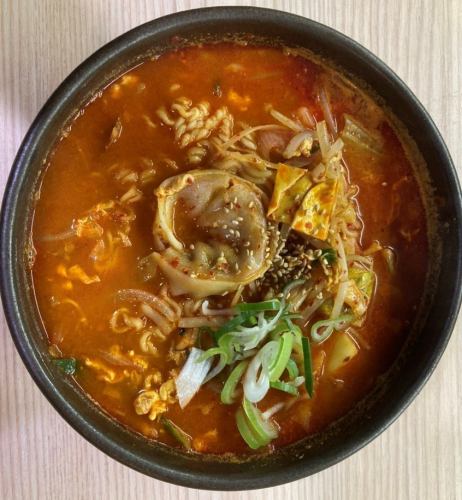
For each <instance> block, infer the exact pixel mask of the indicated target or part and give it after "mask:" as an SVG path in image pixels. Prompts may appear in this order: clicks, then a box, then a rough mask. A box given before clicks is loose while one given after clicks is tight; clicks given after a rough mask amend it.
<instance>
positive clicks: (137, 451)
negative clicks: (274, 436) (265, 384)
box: [0, 7, 462, 490]
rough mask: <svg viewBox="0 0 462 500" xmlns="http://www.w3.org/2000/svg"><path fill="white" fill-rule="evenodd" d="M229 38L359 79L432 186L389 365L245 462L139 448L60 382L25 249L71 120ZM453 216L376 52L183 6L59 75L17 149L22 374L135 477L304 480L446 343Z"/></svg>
mask: <svg viewBox="0 0 462 500" xmlns="http://www.w3.org/2000/svg"><path fill="white" fill-rule="evenodd" d="M233 33H248V34H252V35H256V36H257V37H271V38H272V39H274V37H276V38H278V39H279V40H280V42H282V43H284V44H286V45H290V46H300V47H306V48H309V49H310V50H312V51H313V52H314V53H317V54H319V55H320V56H322V57H325V58H327V59H329V60H331V61H332V62H333V63H334V64H337V65H339V66H340V67H341V68H343V70H344V71H345V72H346V73H348V74H351V75H353V76H355V77H358V78H359V79H360V80H362V81H363V82H365V83H366V85H368V86H370V87H371V88H372V89H374V90H375V91H376V93H377V94H378V95H379V96H380V98H382V99H383V102H384V103H385V104H386V105H387V106H389V108H391V109H392V110H393V111H394V113H395V115H396V116H397V118H398V119H399V120H400V121H401V122H402V123H403V125H404V127H405V128H406V129H407V130H408V132H409V135H410V136H411V137H412V139H413V140H414V141H415V144H416V145H417V148H418V149H419V151H420V153H421V155H422V157H423V159H424V161H425V163H426V165H427V168H425V166H424V165H422V166H421V170H422V172H420V173H418V174H419V175H420V174H422V176H424V177H425V175H426V176H427V177H428V178H429V180H430V184H431V185H432V186H433V189H432V190H430V189H424V192H425V194H424V196H425V198H426V202H427V206H428V207H430V208H431V209H430V210H429V213H430V212H432V214H433V215H432V217H430V215H429V218H432V221H430V220H429V223H430V224H431V226H432V227H433V228H434V230H433V232H432V236H431V238H430V243H431V255H432V258H431V261H432V265H431V266H430V267H431V269H430V271H429V274H428V280H427V284H428V286H427V288H428V289H429V290H430V291H428V292H427V293H426V294H425V298H424V304H423V307H422V308H421V309H422V310H421V311H420V313H419V314H416V318H415V324H414V326H413V329H412V330H413V332H414V333H412V334H410V340H409V342H407V343H406V345H405V347H404V348H403V351H402V353H401V354H400V356H399V359H398V360H397V362H396V363H395V365H394V366H393V368H392V369H391V370H390V372H389V373H388V374H387V375H386V376H384V377H383V380H382V381H381V382H380V383H378V384H377V387H376V389H374V390H373V391H372V393H371V394H370V395H369V396H368V397H366V398H365V400H363V401H362V402H361V403H360V404H359V405H358V406H357V407H356V408H355V409H354V410H353V411H351V412H350V413H349V414H348V415H347V416H346V417H344V418H342V419H340V420H339V421H337V422H336V423H335V424H334V425H332V426H330V427H329V428H328V429H327V430H325V431H324V432H322V433H320V434H319V435H317V436H314V437H311V438H308V439H306V440H303V441H301V442H299V443H296V444H294V445H292V446H289V447H288V448H286V449H284V450H281V451H280V452H278V453H275V454H273V455H271V456H259V457H258V458H253V459H252V458H251V459H248V460H246V461H245V462H232V461H224V460H222V459H219V458H217V457H207V456H205V457H202V456H199V455H195V454H193V455H188V454H185V453H182V452H179V451H176V450H173V449H170V448H167V447H166V446H164V445H160V444H157V443H155V442H151V441H148V440H147V439H146V438H144V437H142V436H141V435H139V434H136V433H134V432H132V431H130V430H129V429H127V428H125V427H123V426H122V425H120V424H119V423H117V422H116V421H115V420H113V419H111V418H110V417H109V416H108V415H107V414H106V413H105V412H104V411H103V410H101V409H100V408H99V407H98V406H97V405H96V404H95V403H94V402H93V401H91V400H90V399H89V398H88V397H87V396H86V395H85V394H84V393H83V392H82V391H81V390H80V389H79V387H78V386H77V385H75V384H74V382H73V381H72V379H67V378H65V377H64V378H63V377H62V375H61V374H60V373H58V372H57V369H56V367H55V366H54V365H53V364H52V363H51V362H50V356H49V355H48V351H47V340H46V335H45V332H44V328H43V325H42V323H41V321H40V316H39V313H38V311H37V307H36V303H35V300H34V296H33V288H32V283H31V276H30V271H29V267H28V258H29V256H28V255H27V250H26V249H27V248H28V242H29V238H30V227H31V219H32V215H33V208H34V193H35V191H36V187H37V186H38V184H39V181H40V177H41V174H42V171H43V166H44V159H45V158H46V157H47V154H48V153H49V151H50V148H52V147H53V144H54V143H55V141H56V140H57V138H58V136H59V134H60V132H61V131H62V130H63V128H64V127H66V126H67V125H69V123H70V122H71V121H72V119H73V117H75V114H76V112H77V111H78V110H79V109H80V108H82V107H83V106H84V105H85V103H87V102H88V101H89V100H90V99H91V97H92V96H94V94H95V93H96V92H97V91H98V90H100V89H102V88H104V87H105V86H106V85H107V84H108V83H109V82H110V81H111V80H113V79H114V78H116V77H117V76H119V75H121V74H122V73H124V72H125V71H126V70H127V69H128V68H130V67H133V66H134V65H135V64H136V63H137V62H139V61H141V60H143V58H146V57H147V55H148V54H151V55H152V54H153V53H156V52H162V51H163V50H167V49H168V48H169V47H170V46H171V44H172V43H176V44H178V43H183V42H184V41H185V40H186V41H187V40H194V39H197V38H204V37H205V38H214V37H215V38H217V37H221V36H222V35H224V34H233ZM178 37H179V38H178ZM414 63H415V64H419V62H418V61H414ZM424 171H426V173H425V172H424ZM427 186H428V183H427ZM461 220H462V209H461V192H460V187H459V184H458V180H457V175H456V172H455V169H454V166H453V164H452V161H451V158H450V156H449V153H448V151H447V149H446V146H445V144H444V142H443V140H442V138H441V136H440V134H439V132H438V130H437V129H436V127H435V125H434V123H433V121H432V120H431V118H430V116H429V115H428V114H427V112H426V111H425V109H424V108H423V107H422V105H421V104H420V103H419V101H418V100H417V99H416V97H415V96H414V95H413V94H412V92H411V91H410V90H409V89H408V88H407V87H406V85H405V84H404V83H403V82H402V81H401V80H400V79H399V78H398V77H397V76H396V75H395V74H394V73H393V72H392V71H391V70H390V68H388V67H387V66H386V65H385V64H384V63H383V62H381V61H380V60H379V59H377V58H376V57H375V56H374V55H373V54H371V53H370V52H368V51H367V50H366V49H364V48H363V47H361V46H360V45H358V44H357V43H356V42H354V41H353V40H351V39H350V38H347V37H346V36H344V35H342V34H341V33H338V32H336V31H334V30H332V29H330V28H328V27H326V26H323V25H321V24H318V23H316V22H313V21H310V20H308V19H304V18H302V17H298V16H294V15H290V14H286V13H284V12H278V11H275V10H267V9H259V8H245V7H231V8H220V7H218V8H210V9H199V10H192V11H187V12H182V13H179V14H174V15H171V16H167V17H163V18H161V19H157V20H155V21H152V22H149V23H147V24H144V25H142V26H140V27H138V28H136V29H134V30H132V31H130V32H128V33H126V34H125V35H122V36H121V37H119V38H117V39H115V40H114V41H112V42H110V43H109V44H107V45H105V46H104V47H103V48H102V49H100V50H98V51H97V52H96V53H95V54H93V55H92V56H91V57H90V58H89V59H87V60H86V61H85V62H84V63H82V64H81V65H80V66H79V67H78V68H77V69H76V70H75V71H74V72H73V73H72V74H71V75H70V76H69V77H68V78H66V80H65V81H64V82H63V83H62V84H61V85H60V86H59V88H58V89H57V90H56V92H55V93H54V94H53V95H52V96H51V97H50V99H49V100H48V102H47V103H46V104H45V106H44V107H43V109H42V110H41V111H40V113H39V114H38V116H37V118H36V119H35V121H34V123H33V124H32V126H31V128H30V130H29V131H28V133H27V135H26V137H25V139H24V141H23V143H22V145H21V147H20V149H19V152H18V154H17V157H16V160H15V162H14V165H13V168H12V170H11V174H10V177H9V180H8V184H7V187H6V191H5V197H4V200H3V208H2V214H1V243H0V258H1V281H0V284H1V293H2V299H3V304H4V309H5V313H6V317H7V321H8V325H9V328H10V330H11V334H12V336H13V340H14V342H15V344H16V347H17V349H18V351H19V353H20V355H21V357H22V359H23V361H24V363H25V365H26V367H27V369H28V370H29V372H30V374H31V375H32V377H33V379H34V380H35V382H36V383H37V385H38V386H39V387H40V389H41V390H42V392H43V393H44V394H45V396H46V397H47V398H48V400H49V401H50V402H51V404H52V405H53V406H54V407H55V408H56V409H57V410H58V412H59V413H60V414H61V415H62V416H63V417H64V418H65V419H66V420H67V421H68V422H69V424H70V425H72V426H73V427H74V428H75V429H76V430H77V431H78V432H80V433H81V434H82V435H83V436H84V437H85V438H86V439H88V441H90V442H91V443H93V444H94V445H95V446H97V447H98V448H99V449H101V450H102V451H104V452H105V453H107V454H108V455H110V456H111V457H113V458H115V459H116V460H119V461H120V462H122V463H124V464H126V465H128V466H130V467H132V468H133V469H136V470H138V471H140V472H143V473H145V474H148V475H151V476H153V477H155V478H158V479H162V480H164V481H169V482H171V483H176V484H179V485H184V486H190V487H195V488H205V489H217V490H243V489H252V488H263V487H267V486H273V485H277V484H281V483H286V482H289V481H293V480H295V479H299V478H302V477H306V476H309V475H310V474H314V473H316V472H318V471H320V470H322V469H325V468H326V467H329V466H331V465H333V464H335V463H337V462H339V461H340V460H343V459H344V458H346V457H348V456H349V455H351V454H352V453H354V452H355V451H357V450H359V449H360V448H362V447H363V446H365V445H366V444H367V443H369V442H370V441H371V440H372V439H374V438H375V437H376V436H377V435H378V434H380V433H381V432H382V431H383V430H384V429H386V428H387V427H388V425H390V424H391V423H392V422H393V421H394V420H395V418H397V417H398V415H399V414H400V413H401V412H402V411H403V410H404V409H405V408H406V407H407V406H408V405H409V403H410V402H411V401H412V400H413V399H414V397H415V396H416V395H417V393H418V392H419V391H420V389H421V388H422V386H423V385H424V383H425V382H426V381H427V379H428V378H429V376H430V374H431V373H432V371H433V370H434V368H435V366H436V364H437V362H438V360H439V359H440V357H441V355H442V353H443V351H444V348H445V347H446V344H447V342H448V340H449V337H450V335H451V331H452V329H453V326H454V323H455V320H456V317H457V312H458V309H459V304H460V300H461V278H462V274H461V273H462V259H461V258H460V255H461V254H462V231H461ZM442 242H443V243H444V244H441V243H442Z"/></svg>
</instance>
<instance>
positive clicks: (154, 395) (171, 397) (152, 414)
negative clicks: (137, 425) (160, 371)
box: [134, 379, 176, 420]
mask: <svg viewBox="0 0 462 500" xmlns="http://www.w3.org/2000/svg"><path fill="white" fill-rule="evenodd" d="M175 400H176V398H175V382H174V380H173V379H168V380H167V381H166V382H164V383H163V384H162V385H161V386H160V388H159V390H154V389H150V390H146V389H144V390H142V391H141V392H140V393H139V394H138V396H137V397H136V399H135V401H134V407H135V412H136V413H137V415H147V416H148V418H149V420H155V419H156V418H157V417H158V416H159V415H162V413H165V412H166V411H167V409H168V406H169V405H171V404H173V403H174V402H175Z"/></svg>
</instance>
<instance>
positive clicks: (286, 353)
mask: <svg viewBox="0 0 462 500" xmlns="http://www.w3.org/2000/svg"><path fill="white" fill-rule="evenodd" d="M293 345H294V336H293V335H292V333H291V332H285V333H284V334H283V335H282V336H281V338H280V341H279V349H278V353H277V355H276V358H275V359H274V361H273V363H271V365H270V366H269V379H270V382H274V381H275V380H278V379H279V377H280V376H281V375H282V374H283V373H284V370H285V369H286V366H287V363H288V361H289V358H290V355H291V354H292V347H293Z"/></svg>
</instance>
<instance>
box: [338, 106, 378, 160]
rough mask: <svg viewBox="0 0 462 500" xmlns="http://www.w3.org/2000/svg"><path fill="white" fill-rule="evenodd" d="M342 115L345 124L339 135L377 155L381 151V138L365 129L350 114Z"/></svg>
mask: <svg viewBox="0 0 462 500" xmlns="http://www.w3.org/2000/svg"><path fill="white" fill-rule="evenodd" d="M343 116H344V118H345V126H344V127H343V130H342V132H341V134H340V135H341V137H342V139H343V140H344V141H347V142H349V143H350V144H353V145H355V146H357V147H360V148H363V149H366V150H368V151H370V152H372V153H374V154H377V155H379V154H381V153H382V147H383V140H382V138H381V137H380V136H379V135H378V134H376V133H374V132H370V131H368V130H366V129H365V128H364V127H363V126H362V125H361V123H359V122H358V121H356V120H354V119H353V118H352V117H351V116H350V115H348V114H345V115H343Z"/></svg>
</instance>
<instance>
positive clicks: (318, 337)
mask: <svg viewBox="0 0 462 500" xmlns="http://www.w3.org/2000/svg"><path fill="white" fill-rule="evenodd" d="M353 319H354V316H353V315H352V314H344V315H343V316H339V317H338V318H336V319H322V320H320V321H316V323H314V324H313V326H312V327H311V338H312V339H313V341H314V342H316V343H318V344H319V343H320V342H324V340H327V339H328V338H329V337H330V335H331V334H332V332H333V331H334V329H335V330H341V326H342V325H343V323H349V322H350V321H353ZM321 328H323V332H322V333H319V330H320V329H321Z"/></svg>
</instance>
